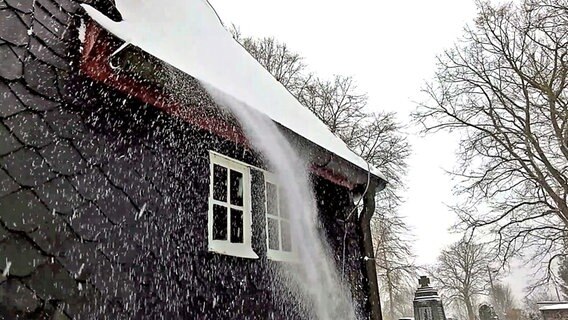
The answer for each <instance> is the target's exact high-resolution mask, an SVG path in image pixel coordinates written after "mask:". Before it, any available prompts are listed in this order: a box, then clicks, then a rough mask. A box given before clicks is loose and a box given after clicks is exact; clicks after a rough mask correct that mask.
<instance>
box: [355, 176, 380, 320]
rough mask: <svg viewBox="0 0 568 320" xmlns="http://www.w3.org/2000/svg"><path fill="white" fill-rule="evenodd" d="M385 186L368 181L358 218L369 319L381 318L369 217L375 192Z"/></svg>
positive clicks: (373, 209)
mask: <svg viewBox="0 0 568 320" xmlns="http://www.w3.org/2000/svg"><path fill="white" fill-rule="evenodd" d="M385 186H386V182H384V181H382V180H381V181H380V182H379V183H378V184H377V183H376V182H375V181H372V182H371V183H370V185H369V188H368V190H367V192H366V193H365V194H364V195H363V210H362V211H361V216H360V218H359V225H360V227H361V231H362V233H363V238H362V244H361V247H362V248H363V259H362V260H363V261H362V264H363V266H362V268H363V272H364V273H365V274H366V275H367V296H368V301H367V309H368V310H369V311H370V319H372V320H383V315H382V313H381V298H380V296H379V281H378V279H377V267H376V265H375V250H374V248H373V237H372V233H371V218H372V217H373V214H374V213H375V194H376V193H377V192H379V191H381V190H383V189H384V188H385Z"/></svg>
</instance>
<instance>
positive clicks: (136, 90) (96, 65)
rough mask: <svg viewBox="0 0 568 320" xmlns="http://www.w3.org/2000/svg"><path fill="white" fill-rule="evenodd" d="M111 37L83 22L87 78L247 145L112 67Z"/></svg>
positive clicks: (234, 130) (236, 131) (338, 180)
mask: <svg viewBox="0 0 568 320" xmlns="http://www.w3.org/2000/svg"><path fill="white" fill-rule="evenodd" d="M114 39H115V38H114V37H113V36H112V35H110V34H109V33H108V32H107V31H106V30H104V29H103V28H102V27H101V26H99V25H98V24H97V23H96V22H94V21H92V20H89V21H88V22H87V27H86V32H85V41H84V44H83V52H82V55H81V71H82V72H84V73H85V74H86V75H87V76H88V77H90V78H92V79H94V80H96V81H98V82H101V83H104V84H105V85H107V86H110V87H113V88H115V89H117V90H119V91H121V92H124V93H126V94H128V95H129V96H131V97H133V98H136V99H138V100H140V101H142V102H145V103H148V104H151V105H153V106H155V107H157V108H159V109H161V110H163V111H165V112H167V113H169V114H171V115H173V116H175V117H179V118H181V119H183V120H184V121H186V122H188V123H190V124H192V125H194V126H196V127H198V128H201V129H204V130H207V131H210V132H212V133H214V134H215V135H217V136H219V137H221V138H224V139H227V140H229V141H233V142H235V143H237V144H240V145H244V146H249V142H248V140H247V138H246V136H245V134H244V133H243V132H242V130H241V129H240V128H239V127H238V126H235V125H233V124H231V123H230V122H228V121H226V120H224V119H221V118H219V117H216V116H215V115H213V114H211V113H210V112H209V113H208V112H207V111H206V110H205V109H204V108H201V107H192V106H188V105H185V104H182V103H180V102H178V101H177V100H176V98H175V97H173V96H171V95H168V94H166V93H164V92H163V90H161V89H160V88H158V87H156V86H153V85H151V84H148V83H141V82H140V81H139V80H136V79H133V78H132V77H129V76H127V75H124V74H120V73H116V72H114V71H113V70H112V68H111V66H110V63H109V61H108V58H109V57H110V56H111V54H112V53H113V51H114V50H116V48H117V47H118V43H117V41H116V40H114ZM310 169H311V172H313V173H314V174H316V175H319V176H321V177H323V178H325V179H327V180H329V181H331V182H333V183H335V184H337V185H340V186H343V187H346V188H349V189H352V188H353V187H354V184H353V183H351V182H349V181H348V180H347V179H346V178H345V177H344V176H342V175H339V174H337V173H334V172H333V171H331V170H329V169H325V168H321V167H318V166H315V165H313V166H311V168H310Z"/></svg>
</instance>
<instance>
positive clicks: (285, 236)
mask: <svg viewBox="0 0 568 320" xmlns="http://www.w3.org/2000/svg"><path fill="white" fill-rule="evenodd" d="M280 228H281V229H280V230H281V232H282V251H288V252H289V251H292V235H291V234H290V222H288V221H280Z"/></svg>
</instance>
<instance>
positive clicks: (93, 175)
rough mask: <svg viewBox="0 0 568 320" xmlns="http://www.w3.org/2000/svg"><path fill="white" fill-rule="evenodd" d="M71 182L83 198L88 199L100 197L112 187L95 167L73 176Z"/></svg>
mask: <svg viewBox="0 0 568 320" xmlns="http://www.w3.org/2000/svg"><path fill="white" fill-rule="evenodd" d="M71 183H72V184H73V185H74V186H75V188H77V190H78V191H79V193H80V194H81V195H82V196H83V197H84V198H86V199H89V200H97V199H101V198H102V197H103V194H104V193H105V192H106V191H107V190H109V189H110V188H111V187H112V185H111V184H110V182H109V181H108V179H107V178H106V177H105V176H104V175H103V173H102V172H101V171H100V170H99V169H97V168H93V169H90V170H87V172H86V173H84V174H79V175H76V176H73V177H72V178H71Z"/></svg>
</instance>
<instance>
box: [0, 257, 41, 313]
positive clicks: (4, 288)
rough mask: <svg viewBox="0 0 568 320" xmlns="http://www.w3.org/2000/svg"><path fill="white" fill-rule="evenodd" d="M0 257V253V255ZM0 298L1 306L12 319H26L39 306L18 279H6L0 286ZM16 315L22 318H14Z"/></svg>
mask: <svg viewBox="0 0 568 320" xmlns="http://www.w3.org/2000/svg"><path fill="white" fill-rule="evenodd" d="M0 255H1V253H0ZM0 297H1V298H2V302H3V305H4V304H5V306H6V307H7V308H8V310H7V311H8V312H9V313H12V315H7V316H9V317H14V318H12V319H19V318H26V315H29V314H31V313H33V312H34V311H36V310H37V309H38V308H39V306H40V301H38V299H37V297H36V296H35V294H34V293H33V292H32V291H30V290H29V289H28V288H26V286H25V285H23V284H22V283H21V282H20V280H18V279H8V281H5V282H4V283H2V284H1V285H0ZM16 314H19V315H22V314H23V316H16Z"/></svg>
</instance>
